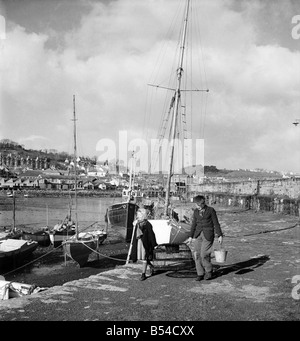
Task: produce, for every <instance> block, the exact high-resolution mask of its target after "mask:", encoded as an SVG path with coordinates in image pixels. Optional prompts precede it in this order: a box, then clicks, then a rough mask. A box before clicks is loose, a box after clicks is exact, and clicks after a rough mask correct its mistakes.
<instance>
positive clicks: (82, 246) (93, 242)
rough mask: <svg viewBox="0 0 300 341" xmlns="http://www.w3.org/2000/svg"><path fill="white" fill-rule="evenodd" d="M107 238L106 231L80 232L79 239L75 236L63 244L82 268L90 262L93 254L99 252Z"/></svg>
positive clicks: (67, 252)
mask: <svg viewBox="0 0 300 341" xmlns="http://www.w3.org/2000/svg"><path fill="white" fill-rule="evenodd" d="M106 238H107V233H106V232H105V231H91V232H79V233H78V236H77V238H76V235H74V236H73V237H71V238H69V239H67V240H65V241H64V242H63V249H64V252H65V254H66V255H68V256H69V257H70V258H72V259H73V260H74V261H76V262H77V263H78V264H79V266H80V267H82V266H84V265H85V264H86V263H87V262H88V259H89V256H90V254H91V252H93V251H96V250H98V248H99V246H100V245H101V244H102V243H103V242H104V240H105V239H106Z"/></svg>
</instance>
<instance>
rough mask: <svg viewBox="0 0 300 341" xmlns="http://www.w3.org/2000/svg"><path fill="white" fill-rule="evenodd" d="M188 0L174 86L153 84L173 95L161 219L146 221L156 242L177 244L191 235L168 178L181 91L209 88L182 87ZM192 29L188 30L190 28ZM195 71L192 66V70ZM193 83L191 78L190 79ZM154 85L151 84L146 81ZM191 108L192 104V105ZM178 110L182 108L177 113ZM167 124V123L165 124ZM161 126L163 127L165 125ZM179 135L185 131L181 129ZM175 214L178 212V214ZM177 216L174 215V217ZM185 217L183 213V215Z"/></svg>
mask: <svg viewBox="0 0 300 341" xmlns="http://www.w3.org/2000/svg"><path fill="white" fill-rule="evenodd" d="M191 2H192V0H187V1H186V5H185V6H186V7H185V13H184V21H183V27H182V30H181V41H180V52H179V62H178V67H177V70H176V87H175V88H169V87H160V86H155V87H156V88H163V89H168V90H172V92H173V95H172V97H171V101H170V106H169V110H168V118H171V124H170V131H169V146H170V154H169V164H168V175H167V184H166V196H165V201H164V210H163V214H162V217H161V219H150V220H149V222H150V223H151V224H152V226H153V231H154V233H155V236H156V241H157V243H158V244H169V245H175V246H178V245H180V244H182V243H184V242H185V241H186V240H187V239H188V237H189V236H190V230H191V224H190V219H181V220H180V219H178V218H177V217H176V212H175V211H174V209H173V208H172V207H171V178H172V176H173V175H174V163H175V141H176V140H177V139H178V137H179V135H180V128H181V129H182V130H183V131H185V123H186V122H185V121H186V114H185V108H186V105H185V103H184V102H183V96H182V94H183V93H186V92H190V93H192V92H194V91H198V92H199V91H200V92H208V91H209V90H207V89H205V90H200V89H194V90H193V89H182V84H188V82H187V81H186V80H183V79H182V77H183V74H184V69H183V67H184V65H186V62H185V54H186V50H187V48H189V47H190V45H189V44H187V35H188V23H189V16H190V12H192V11H191ZM191 31H192V30H190V32H191ZM186 60H187V61H190V57H189V58H186ZM193 71H194V70H193ZM190 83H191V84H193V83H192V82H190ZM149 85H151V86H154V85H152V84H149ZM191 109H192V106H191ZM180 110H183V111H182V112H181V113H180ZM165 128H166V127H165ZM165 128H164V129H165ZM182 135H184V134H183V133H182ZM185 138H186V136H182V139H185ZM189 211H190V212H189V217H187V218H191V215H192V211H191V209H189ZM177 216H178V215H177ZM175 217H176V218H177V219H176V218H175ZM185 218H186V217H185Z"/></svg>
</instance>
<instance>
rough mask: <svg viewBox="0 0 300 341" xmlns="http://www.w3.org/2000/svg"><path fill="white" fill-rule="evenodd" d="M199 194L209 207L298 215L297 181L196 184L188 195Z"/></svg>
mask: <svg viewBox="0 0 300 341" xmlns="http://www.w3.org/2000/svg"><path fill="white" fill-rule="evenodd" d="M197 194H202V195H205V197H206V198H207V202H208V203H209V204H220V205H222V206H233V207H234V206H235V207H240V208H244V209H253V210H256V211H260V210H263V211H272V212H274V213H282V214H291V215H295V216H299V212H300V179H299V178H295V179H276V180H257V181H242V182H231V183H226V182H225V183H213V184H212V183H211V184H202V185H197V187H194V188H193V189H192V195H197Z"/></svg>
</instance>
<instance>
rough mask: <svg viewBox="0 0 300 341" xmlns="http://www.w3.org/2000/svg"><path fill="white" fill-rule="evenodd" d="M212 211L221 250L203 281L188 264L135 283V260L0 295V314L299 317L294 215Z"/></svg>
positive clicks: (298, 232) (17, 317)
mask: <svg viewBox="0 0 300 341" xmlns="http://www.w3.org/2000/svg"><path fill="white" fill-rule="evenodd" d="M217 212H218V216H219V220H220V222H221V226H222V229H223V232H224V233H225V238H224V246H225V247H226V249H227V250H228V257H227V260H226V262H225V263H224V264H218V263H216V262H215V260H214V269H215V272H216V275H217V277H216V278H215V279H213V280H211V281H201V282H196V281H195V277H196V273H195V269H194V268H190V269H188V268H187V269H182V270H178V271H167V272H158V273H157V274H155V275H154V276H151V277H149V278H147V280H146V281H143V282H141V281H140V280H139V278H140V275H141V264H139V263H135V264H132V263H129V264H128V265H124V266H118V267H116V268H115V269H113V270H109V271H105V272H101V273H99V274H97V275H94V276H91V277H88V278H85V279H80V280H75V281H72V282H68V283H65V284H64V285H62V286H55V287H52V288H49V289H47V290H45V291H41V292H39V293H36V294H32V295H29V296H23V297H21V298H13V299H10V300H6V301H0V320H1V321H116V322H121V321H132V323H134V322H137V321H153V323H154V322H157V321H170V322H171V321H173V322H174V321H178V322H180V323H181V325H183V324H184V322H186V323H188V322H189V323H190V322H191V321H195V322H196V321H233V320H234V321H249V320H251V321H252V320H256V321H257V320H258V321H274V320H275V321H279V320H284V321H297V320H300V238H299V237H300V226H299V217H295V216H288V215H278V214H274V213H270V212H253V211H242V210H237V211H234V210H233V209H232V208H231V210H230V211H228V210H225V209H222V208H219V209H218V210H217ZM215 246H216V247H217V245H215ZM116 325H117V323H116ZM126 325H127V326H128V327H129V326H130V325H131V324H130V323H129V324H126Z"/></svg>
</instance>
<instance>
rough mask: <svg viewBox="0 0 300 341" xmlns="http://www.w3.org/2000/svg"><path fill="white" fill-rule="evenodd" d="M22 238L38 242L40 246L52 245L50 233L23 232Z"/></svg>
mask: <svg viewBox="0 0 300 341" xmlns="http://www.w3.org/2000/svg"><path fill="white" fill-rule="evenodd" d="M21 238H22V239H24V240H34V241H36V242H38V244H39V245H40V246H49V245H50V243H51V241H50V235H49V233H48V232H45V231H37V232H26V231H23V234H22V237H21Z"/></svg>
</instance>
